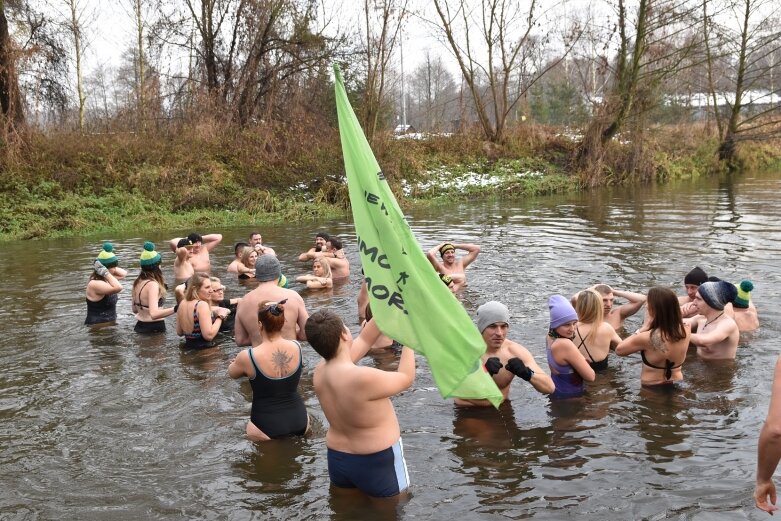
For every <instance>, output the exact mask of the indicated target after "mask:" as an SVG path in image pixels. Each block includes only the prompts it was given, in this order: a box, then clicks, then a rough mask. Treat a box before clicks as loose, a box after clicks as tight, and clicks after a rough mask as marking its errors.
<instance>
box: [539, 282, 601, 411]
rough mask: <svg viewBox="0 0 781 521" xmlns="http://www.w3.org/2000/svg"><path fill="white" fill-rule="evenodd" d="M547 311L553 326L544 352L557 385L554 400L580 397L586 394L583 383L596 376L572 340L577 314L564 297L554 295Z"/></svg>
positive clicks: (546, 338)
mask: <svg viewBox="0 0 781 521" xmlns="http://www.w3.org/2000/svg"><path fill="white" fill-rule="evenodd" d="M548 310H549V311H550V325H549V327H548V334H547V335H546V337H545V348H546V349H545V350H546V355H547V358H548V367H549V368H550V372H551V378H552V379H553V383H554V384H555V385H556V390H555V391H554V392H553V394H552V395H551V398H574V397H577V396H581V395H582V394H583V392H584V391H585V385H584V383H583V381H584V380H585V381H587V382H593V381H594V379H595V378H596V374H595V373H594V369H592V368H591V366H590V365H589V363H588V361H587V360H586V358H585V357H584V356H583V355H582V354H580V351H578V348H577V346H576V345H575V343H574V342H573V341H572V339H573V338H575V328H576V326H577V323H578V314H577V313H576V312H575V308H573V307H572V304H571V303H570V301H569V300H567V299H566V298H564V297H563V296H561V295H552V296H551V297H550V298H549V299H548Z"/></svg>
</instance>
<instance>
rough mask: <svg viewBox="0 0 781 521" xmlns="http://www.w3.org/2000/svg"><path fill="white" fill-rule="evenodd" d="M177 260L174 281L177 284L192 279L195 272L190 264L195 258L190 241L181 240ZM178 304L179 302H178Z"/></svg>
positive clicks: (175, 260) (175, 261)
mask: <svg viewBox="0 0 781 521" xmlns="http://www.w3.org/2000/svg"><path fill="white" fill-rule="evenodd" d="M175 253H176V259H174V279H175V280H176V283H177V284H179V283H180V282H184V281H185V280H187V279H189V278H190V277H192V275H193V273H195V270H194V269H193V265H192V263H191V262H190V259H191V258H192V256H193V243H192V242H190V239H187V238H185V239H179V242H178V243H176V250H175ZM177 302H178V300H177Z"/></svg>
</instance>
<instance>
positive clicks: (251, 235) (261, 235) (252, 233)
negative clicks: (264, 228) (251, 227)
mask: <svg viewBox="0 0 781 521" xmlns="http://www.w3.org/2000/svg"><path fill="white" fill-rule="evenodd" d="M256 235H260V238H261V239H262V238H263V234H262V233H260V232H251V233H250V234H249V239H250V240H252V238H253V237H254V236H256Z"/></svg>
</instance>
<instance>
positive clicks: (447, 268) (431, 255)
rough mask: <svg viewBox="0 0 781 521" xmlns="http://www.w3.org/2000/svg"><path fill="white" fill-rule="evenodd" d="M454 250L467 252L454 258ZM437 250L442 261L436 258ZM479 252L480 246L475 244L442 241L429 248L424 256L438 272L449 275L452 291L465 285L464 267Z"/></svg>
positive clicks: (470, 262)
mask: <svg viewBox="0 0 781 521" xmlns="http://www.w3.org/2000/svg"><path fill="white" fill-rule="evenodd" d="M456 250H466V252H467V254H466V255H464V256H463V257H461V258H458V259H456ZM437 252H439V255H440V257H442V262H439V261H438V260H437ZM479 254H480V246H477V245H476V244H452V243H449V242H443V243H442V244H438V245H436V246H434V247H433V248H431V249H430V250H429V251H428V253H427V254H426V257H428V261H429V262H430V263H431V264H432V265H433V266H434V269H435V270H437V272H438V273H442V274H443V275H450V278H451V279H452V280H453V288H452V289H453V292H456V291H458V290H460V289H461V288H463V287H464V286H466V268H467V266H469V265H470V264H472V262H474V260H475V259H476V258H477V256H478V255H479Z"/></svg>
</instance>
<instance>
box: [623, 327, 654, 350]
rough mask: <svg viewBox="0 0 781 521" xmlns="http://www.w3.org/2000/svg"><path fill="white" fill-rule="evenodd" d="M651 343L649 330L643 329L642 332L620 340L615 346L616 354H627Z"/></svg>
mask: <svg viewBox="0 0 781 521" xmlns="http://www.w3.org/2000/svg"><path fill="white" fill-rule="evenodd" d="M650 344H651V332H650V331H643V332H642V333H635V334H634V335H629V336H628V337H626V338H625V339H623V340H621V342H619V343H618V345H617V346H616V354H617V355H618V356H627V355H631V354H632V353H637V352H638V351H642V350H643V349H645V347H646V346H648V345H650Z"/></svg>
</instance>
